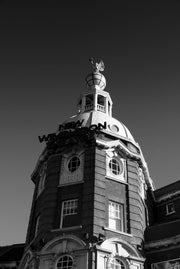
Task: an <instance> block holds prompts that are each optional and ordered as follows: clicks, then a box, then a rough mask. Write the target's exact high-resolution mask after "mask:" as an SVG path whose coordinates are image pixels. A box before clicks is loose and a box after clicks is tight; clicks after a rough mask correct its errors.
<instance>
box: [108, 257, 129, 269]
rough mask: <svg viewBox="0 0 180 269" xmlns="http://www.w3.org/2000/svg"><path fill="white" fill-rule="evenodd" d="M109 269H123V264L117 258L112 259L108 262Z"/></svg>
mask: <svg viewBox="0 0 180 269" xmlns="http://www.w3.org/2000/svg"><path fill="white" fill-rule="evenodd" d="M110 268H111V269H125V268H126V267H125V265H124V263H123V262H122V261H121V260H120V259H119V258H114V259H112V260H111V262H110Z"/></svg>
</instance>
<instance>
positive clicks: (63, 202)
mask: <svg viewBox="0 0 180 269" xmlns="http://www.w3.org/2000/svg"><path fill="white" fill-rule="evenodd" d="M72 202H75V206H74V208H73V207H70V208H69V209H68V207H67V209H66V210H69V211H70V210H71V209H73V210H74V212H72V213H71V214H69V213H68V214H67V213H66V214H64V207H65V203H70V205H71V203H72ZM78 207H79V199H78V198H74V199H68V200H64V201H62V204H61V217H60V229H63V228H66V227H63V221H64V218H65V217H66V216H74V215H78Z"/></svg>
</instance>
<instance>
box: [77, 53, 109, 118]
mask: <svg viewBox="0 0 180 269" xmlns="http://www.w3.org/2000/svg"><path fill="white" fill-rule="evenodd" d="M90 62H91V64H92V67H93V72H92V73H90V74H88V75H87V77H86V79H85V80H86V86H87V89H88V90H87V91H86V92H85V94H83V96H81V97H80V99H79V100H78V108H79V113H84V112H89V111H100V112H102V113H105V114H106V115H108V116H111V115H112V100H111V97H110V96H109V93H107V92H105V91H103V90H104V89H105V87H106V79H105V77H104V76H103V75H102V74H101V73H100V71H101V72H102V71H104V68H105V66H104V63H103V61H100V62H99V63H95V62H94V60H93V58H91V59H90Z"/></svg>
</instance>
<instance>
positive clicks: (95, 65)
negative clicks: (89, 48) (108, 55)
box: [89, 57, 105, 73]
mask: <svg viewBox="0 0 180 269" xmlns="http://www.w3.org/2000/svg"><path fill="white" fill-rule="evenodd" d="M89 61H90V63H91V65H92V68H93V70H94V72H98V73H99V71H101V72H103V71H104V68H105V65H104V62H103V61H102V60H101V61H100V62H99V63H95V62H94V58H92V57H91V58H90V59H89Z"/></svg>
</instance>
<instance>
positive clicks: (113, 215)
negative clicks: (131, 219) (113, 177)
mask: <svg viewBox="0 0 180 269" xmlns="http://www.w3.org/2000/svg"><path fill="white" fill-rule="evenodd" d="M123 214H124V213H123V205H121V204H119V203H115V202H112V201H109V228H111V229H114V230H117V231H123V230H124V225H123V224H124V223H123V222H124V220H123Z"/></svg>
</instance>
